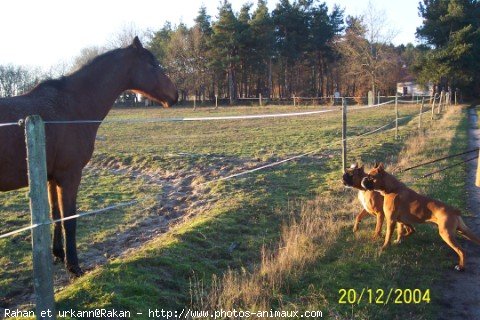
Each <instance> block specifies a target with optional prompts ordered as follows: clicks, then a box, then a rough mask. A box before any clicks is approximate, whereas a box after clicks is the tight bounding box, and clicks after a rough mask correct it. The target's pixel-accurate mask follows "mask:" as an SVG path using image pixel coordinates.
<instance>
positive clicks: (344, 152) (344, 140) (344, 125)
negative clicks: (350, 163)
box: [342, 98, 347, 172]
mask: <svg viewBox="0 0 480 320" xmlns="http://www.w3.org/2000/svg"><path fill="white" fill-rule="evenodd" d="M346 169H347V101H346V99H345V98H342V170H343V172H345V170H346Z"/></svg>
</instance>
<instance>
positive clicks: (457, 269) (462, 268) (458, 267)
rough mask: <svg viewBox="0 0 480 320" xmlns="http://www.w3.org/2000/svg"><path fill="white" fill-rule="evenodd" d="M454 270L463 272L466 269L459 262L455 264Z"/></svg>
mask: <svg viewBox="0 0 480 320" xmlns="http://www.w3.org/2000/svg"><path fill="white" fill-rule="evenodd" d="M454 270H455V271H457V272H463V271H465V268H464V267H462V266H460V265H458V264H457V265H456V266H455V268H454Z"/></svg>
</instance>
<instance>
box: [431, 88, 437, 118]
mask: <svg viewBox="0 0 480 320" xmlns="http://www.w3.org/2000/svg"><path fill="white" fill-rule="evenodd" d="M435 100H437V94H436V93H435V94H434V95H433V102H432V120H433V118H434V117H435Z"/></svg>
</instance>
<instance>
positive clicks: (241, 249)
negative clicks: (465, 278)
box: [0, 105, 467, 319]
mask: <svg viewBox="0 0 480 320" xmlns="http://www.w3.org/2000/svg"><path fill="white" fill-rule="evenodd" d="M299 110H316V109H314V108H312V107H308V108H307V107H302V108H295V107H274V106H271V107H263V108H253V107H236V108H220V109H218V110H211V109H200V110H197V111H192V110H191V109H182V108H178V109H175V108H174V109H168V110H164V109H140V110H138V109H115V110H112V112H111V113H110V114H109V116H108V119H124V120H125V119H141V118H146V119H147V118H156V117H162V118H169V117H188V116H195V117H201V116H215V115H222V116H223V115H239V114H246V113H248V114H255V113H258V114H260V113H280V112H295V111H299ZM416 113H418V106H416V105H412V106H410V105H407V106H401V107H400V115H401V116H408V115H411V116H413V115H415V114H416ZM393 120H394V110H393V108H392V107H391V106H387V107H382V108H375V109H367V110H359V111H353V112H351V113H350V114H349V119H348V134H349V137H355V136H357V135H360V134H362V133H365V132H368V131H371V130H373V129H375V128H378V127H380V126H383V125H385V124H387V123H390V122H392V121H393ZM423 120H424V123H423V128H424V130H423V131H422V132H421V133H420V132H419V131H418V129H417V126H418V118H413V117H411V118H408V119H404V120H402V121H401V122H400V124H401V127H400V138H399V139H398V140H395V138H394V131H392V130H382V131H381V132H378V133H375V134H373V135H371V136H367V137H363V138H355V139H352V140H351V141H349V143H348V144H349V154H348V159H349V161H350V162H353V161H355V160H357V161H359V162H362V163H367V164H371V163H373V162H374V161H375V160H378V161H385V162H386V163H387V165H388V168H390V169H391V168H395V167H396V166H399V165H400V166H401V167H407V166H409V165H413V164H416V163H419V162H423V161H425V160H427V159H432V158H436V157H440V156H443V155H446V154H450V153H455V152H459V151H462V150H464V149H465V148H466V143H467V140H466V116H465V112H463V109H461V108H457V109H455V110H453V109H451V110H449V111H448V112H446V113H445V114H442V115H438V116H436V120H435V121H431V120H430V115H429V114H426V115H424V117H423ZM340 123H341V115H340V113H339V112H333V113H326V114H321V115H314V116H305V117H298V118H279V119H255V120H241V121H231V120H225V121H217V122H208V123H204V122H174V123H164V122H159V123H148V124H145V123H121V124H119V123H105V124H103V125H102V126H101V128H100V130H99V133H98V141H97V143H96V151H95V154H94V157H93V159H92V164H91V165H89V166H88V167H87V168H86V169H85V173H84V179H83V182H82V185H81V189H80V193H79V209H80V211H83V210H90V209H94V208H99V207H105V206H108V205H110V204H115V203H119V202H124V201H128V200H131V199H140V200H141V203H140V204H139V205H137V206H132V207H128V208H123V209H119V210H115V211H114V212H110V213H108V214H102V215H98V216H93V217H89V218H86V219H82V220H80V221H79V230H78V242H79V252H80V260H81V261H83V262H84V264H87V266H89V269H93V270H92V271H91V272H89V273H88V274H87V275H86V276H84V277H82V278H80V279H77V280H74V281H73V282H71V283H70V284H68V285H66V286H64V287H63V286H62V287H61V288H59V290H58V292H57V294H56V299H57V301H58V309H60V310H65V309H69V308H73V309H92V308H116V309H118V310H130V311H131V312H132V313H136V312H143V313H144V315H143V316H138V317H135V318H146V315H145V313H146V312H148V310H149V309H155V308H157V309H161V308H163V309H165V310H181V309H182V308H184V307H192V308H195V309H205V310H214V309H220V308H223V309H224V310H230V309H233V308H236V309H237V310H239V309H243V310H270V309H271V308H273V309H278V310H300V311H304V310H322V311H323V312H324V315H328V316H329V317H331V318H342V319H343V318H355V319H385V318H387V317H389V316H391V315H396V316H397V317H398V318H401V317H404V316H408V317H409V318H418V319H435V318H436V312H437V309H438V308H437V307H438V296H439V290H440V289H439V288H436V287H435V281H436V280H437V279H438V278H439V277H441V275H442V273H443V272H449V268H450V266H451V265H453V264H454V262H455V260H454V259H455V258H454V255H453V254H452V252H450V251H449V249H448V248H447V247H446V246H445V245H444V244H443V243H442V241H441V239H440V237H439V236H438V235H437V234H436V230H435V229H434V228H432V227H430V226H419V227H418V228H417V231H418V232H417V233H416V234H415V235H414V236H413V237H412V238H409V239H408V240H407V241H406V242H405V243H403V244H401V245H399V246H393V247H392V248H391V249H389V250H388V251H387V252H385V253H383V254H379V253H378V248H379V245H380V242H373V241H372V240H371V233H372V231H373V220H374V219H366V221H364V222H363V223H362V225H361V230H360V231H359V232H358V233H357V234H353V233H352V232H351V227H352V225H353V214H356V213H357V212H358V211H359V209H360V206H359V204H358V203H357V202H356V200H354V198H355V192H353V191H350V190H345V189H344V188H343V186H342V185H341V182H340V178H341V170H340V168H341V162H340V143H339V142H340V139H341V127H340ZM387 129H388V128H387ZM313 150H318V151H317V152H316V153H313V154H312V155H310V156H308V157H304V158H302V159H300V160H297V161H293V162H289V163H285V164H282V165H281V166H277V167H275V168H272V169H268V170H263V171H257V172H255V173H252V174H250V175H247V176H243V177H240V178H236V179H232V180H228V181H220V182H214V183H211V184H203V183H205V182H208V181H210V180H214V179H217V178H219V177H222V176H225V175H228V174H231V173H237V172H240V171H242V170H244V169H249V168H254V167H256V166H259V165H262V164H266V163H271V162H274V161H276V160H280V159H284V158H286V157H289V156H293V155H298V154H302V153H304V152H308V151H313ZM453 161H455V160H453ZM447 163H448V161H446V162H443V163H440V164H439V165H434V166H430V167H426V168H424V169H418V170H415V171H410V172H408V173H407V174H404V175H402V176H401V178H402V180H404V181H405V182H407V183H409V184H410V185H412V186H414V187H415V188H416V189H417V190H421V191H422V192H425V193H427V194H429V195H431V196H434V197H437V198H440V199H443V200H444V201H446V202H448V203H450V204H452V205H455V206H457V207H459V208H462V209H463V208H465V199H464V197H465V196H464V192H463V187H464V181H465V179H464V177H465V173H464V168H463V167H462V166H460V167H457V168H455V169H452V170H450V171H447V172H446V173H444V174H441V175H436V176H434V177H432V178H428V179H425V180H419V181H414V180H413V178H414V177H415V176H418V175H420V174H422V173H424V172H428V171H432V170H435V168H437V167H441V166H443V165H446V164H447ZM25 193H26V190H20V191H16V192H9V193H5V194H2V195H0V196H1V201H2V203H3V206H2V208H1V210H0V220H1V221H2V224H1V225H0V234H1V233H4V232H7V231H10V230H12V229H16V228H19V227H21V226H24V225H28V223H29V216H28V213H27V210H28V204H27V201H26V196H25ZM157 223H158V227H156V224H157ZM149 226H150V227H149ZM118 239H121V240H118ZM29 241H30V236H29V235H28V234H22V235H18V236H15V237H13V238H9V239H2V240H0V266H1V268H0V307H4V308H5V307H8V306H11V305H14V304H15V303H16V301H15V299H19V298H22V299H24V300H25V295H27V296H28V290H25V288H26V287H27V288H28V287H31V281H32V280H31V261H30V252H31V249H30V243H29ZM116 242H118V243H119V244H118V243H117V244H115V243H116ZM125 246H128V247H133V248H134V249H132V250H125ZM107 261H108V262H107ZM97 265H98V267H95V266H97ZM424 268H426V269H431V270H434V271H433V272H430V273H428V274H424V273H423V272H421V270H423V269H424ZM55 272H56V275H57V283H59V284H65V283H66V280H65V275H64V271H63V268H62V267H61V266H57V267H56V268H55ZM362 288H371V289H385V290H388V289H390V288H410V289H417V288H418V289H421V290H424V291H425V290H426V289H430V292H431V302H430V303H420V304H402V305H396V304H387V305H376V304H369V303H360V304H341V303H339V298H340V294H339V290H341V289H355V290H358V291H359V292H360V291H361V290H362ZM26 300H28V299H26ZM329 317H327V318H329Z"/></svg>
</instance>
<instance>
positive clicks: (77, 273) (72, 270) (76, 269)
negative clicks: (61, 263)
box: [67, 265, 85, 278]
mask: <svg viewBox="0 0 480 320" xmlns="http://www.w3.org/2000/svg"><path fill="white" fill-rule="evenodd" d="M67 270H68V272H70V273H71V274H72V275H73V276H74V277H75V278H79V277H81V276H83V275H84V274H85V272H83V270H82V268H80V266H78V265H76V266H67Z"/></svg>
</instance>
